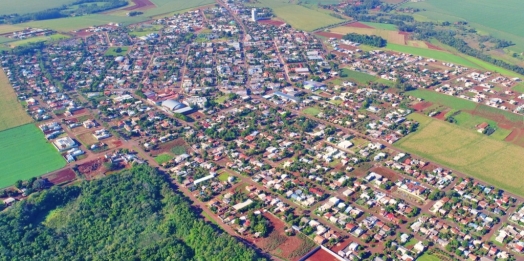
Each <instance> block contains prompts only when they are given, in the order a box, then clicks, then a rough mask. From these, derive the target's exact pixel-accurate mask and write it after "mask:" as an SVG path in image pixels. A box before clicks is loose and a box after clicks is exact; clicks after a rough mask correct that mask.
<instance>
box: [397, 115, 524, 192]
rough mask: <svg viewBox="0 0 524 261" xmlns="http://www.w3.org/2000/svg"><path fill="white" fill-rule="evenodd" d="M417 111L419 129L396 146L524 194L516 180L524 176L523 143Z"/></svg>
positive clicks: (507, 189)
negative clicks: (522, 163)
mask: <svg viewBox="0 0 524 261" xmlns="http://www.w3.org/2000/svg"><path fill="white" fill-rule="evenodd" d="M414 115H415V116H416V117H414V116H411V115H410V117H411V118H414V119H415V120H417V121H419V122H421V123H420V126H419V128H418V130H417V132H415V133H413V134H410V135H408V136H407V137H405V138H403V139H402V140H400V141H399V142H397V143H395V146H396V147H399V148H401V149H403V150H405V151H407V152H409V153H412V154H414V155H417V156H420V157H424V158H427V159H429V160H432V161H435V162H438V163H440V164H442V165H445V166H448V167H450V168H453V169H456V170H458V171H461V172H464V173H468V174H469V175H471V176H473V177H475V178H478V179H480V180H483V181H485V182H487V183H489V184H493V185H494V186H496V187H500V188H501V189H504V190H506V191H508V192H511V193H514V194H517V195H524V185H522V184H518V183H515V182H513V180H519V179H522V178H524V174H523V173H522V171H520V165H521V162H522V160H524V150H523V149H522V148H521V147H518V146H515V145H513V144H510V143H507V142H503V141H498V140H495V139H491V138H489V137H488V136H486V135H482V134H479V133H477V132H475V131H471V130H468V129H464V128H462V127H459V126H457V125H453V124H450V123H446V122H444V121H441V120H436V119H432V118H429V117H426V116H423V115H421V114H414ZM419 119H421V120H419Z"/></svg>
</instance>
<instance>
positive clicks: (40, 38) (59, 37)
mask: <svg viewBox="0 0 524 261" xmlns="http://www.w3.org/2000/svg"><path fill="white" fill-rule="evenodd" d="M69 37H70V36H68V35H64V34H53V35H49V36H37V37H32V38H27V39H23V40H19V41H14V42H11V43H9V45H10V46H11V47H17V46H21V45H26V44H30V43H36V42H47V41H59V40H63V39H67V38H69Z"/></svg>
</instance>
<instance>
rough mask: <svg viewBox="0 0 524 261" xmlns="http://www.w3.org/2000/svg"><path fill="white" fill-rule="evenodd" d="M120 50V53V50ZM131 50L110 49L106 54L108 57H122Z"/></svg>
mask: <svg viewBox="0 0 524 261" xmlns="http://www.w3.org/2000/svg"><path fill="white" fill-rule="evenodd" d="M119 48H120V51H118V49H119ZM128 50H129V47H125V46H121V47H109V48H108V49H107V51H106V53H105V55H106V56H122V55H125V54H126V53H127V51H128Z"/></svg>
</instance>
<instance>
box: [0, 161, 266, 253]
mask: <svg viewBox="0 0 524 261" xmlns="http://www.w3.org/2000/svg"><path fill="white" fill-rule="evenodd" d="M0 260H11V261H17V260H20V261H21V260H24V261H27V260H39V261H41V260H71V261H73V260H199V261H200V260H202V261H204V260H205V261H208V260H262V259H259V257H258V256H257V254H256V253H255V252H254V251H253V250H251V249H248V248H247V247H246V246H245V245H243V244H242V243H240V242H239V241H237V240H236V239H235V238H233V237H231V236H229V235H228V234H226V233H222V232H219V231H217V230H216V229H215V228H214V227H212V226H211V225H210V224H208V223H205V222H204V221H203V219H201V218H199V216H198V215H197V214H196V213H195V212H194V211H192V210H191V205H190V203H189V202H188V200H187V199H186V198H184V197H183V196H182V195H180V194H178V193H177V192H175V191H174V190H173V189H172V188H171V187H170V184H169V183H168V182H167V181H166V180H164V177H163V176H162V175H160V174H159V173H157V171H156V170H155V169H153V168H151V167H149V166H145V165H141V166H137V167H134V168H133V169H131V170H125V171H123V172H122V173H119V174H114V175H111V176H109V177H106V178H104V179H100V180H96V181H90V182H87V181H86V182H83V183H81V185H79V186H71V187H65V188H59V187H55V188H52V189H50V190H47V191H43V192H40V193H35V194H33V195H31V197H30V198H28V199H27V200H25V201H21V202H19V203H17V204H16V205H15V206H13V207H11V208H10V209H8V210H6V211H4V212H3V213H1V214H0Z"/></svg>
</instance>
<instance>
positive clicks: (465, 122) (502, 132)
mask: <svg viewBox="0 0 524 261" xmlns="http://www.w3.org/2000/svg"><path fill="white" fill-rule="evenodd" d="M454 118H455V120H456V121H457V122H456V124H457V125H459V126H461V127H464V128H466V129H470V130H472V131H476V130H477V128H476V126H477V125H479V124H481V123H484V122H485V123H488V124H489V125H490V126H491V127H494V128H495V129H496V131H495V132H494V133H493V134H491V135H489V137H490V138H493V139H496V140H504V139H505V138H506V137H507V136H508V135H509V134H510V133H511V130H506V129H502V128H500V126H499V125H498V123H497V122H495V121H493V120H490V119H486V118H484V117H480V116H477V115H472V114H470V113H467V112H460V113H459V114H458V115H456V116H454Z"/></svg>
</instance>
